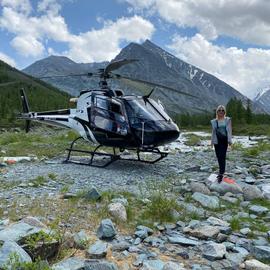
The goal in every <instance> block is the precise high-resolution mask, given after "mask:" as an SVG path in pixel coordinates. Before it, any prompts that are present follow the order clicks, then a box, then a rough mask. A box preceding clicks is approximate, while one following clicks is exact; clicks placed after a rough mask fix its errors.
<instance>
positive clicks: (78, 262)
mask: <svg viewBox="0 0 270 270" xmlns="http://www.w3.org/2000/svg"><path fill="white" fill-rule="evenodd" d="M83 267H84V259H82V258H77V257H71V258H68V259H65V260H63V261H60V262H58V263H56V264H54V265H53V266H52V270H81V269H83Z"/></svg>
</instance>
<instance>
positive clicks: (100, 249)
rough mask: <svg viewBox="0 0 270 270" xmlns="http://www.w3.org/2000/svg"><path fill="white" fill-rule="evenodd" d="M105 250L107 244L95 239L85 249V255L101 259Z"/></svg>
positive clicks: (105, 253) (104, 254) (104, 255)
mask: <svg viewBox="0 0 270 270" xmlns="http://www.w3.org/2000/svg"><path fill="white" fill-rule="evenodd" d="M107 252H108V244H107V243H105V242H102V241H97V242H95V244H94V245H92V246H90V247H89V249H88V250H87V257H88V258H90V259H102V258H104V257H106V255H107Z"/></svg>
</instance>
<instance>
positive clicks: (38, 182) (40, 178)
mask: <svg viewBox="0 0 270 270" xmlns="http://www.w3.org/2000/svg"><path fill="white" fill-rule="evenodd" d="M47 182H48V180H47V179H46V178H45V177H44V176H37V177H36V178H34V179H33V180H31V183H32V185H33V187H40V186H44V185H45V184H46V183H47Z"/></svg>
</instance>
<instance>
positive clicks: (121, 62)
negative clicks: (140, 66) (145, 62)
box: [104, 59, 139, 76]
mask: <svg viewBox="0 0 270 270" xmlns="http://www.w3.org/2000/svg"><path fill="white" fill-rule="evenodd" d="M137 61H139V60H138V59H123V60H119V61H113V62H111V63H110V64H109V65H108V66H106V67H105V69H104V75H105V76H107V75H108V74H109V73H110V72H112V71H113V70H115V69H118V68H120V67H122V66H124V65H127V64H130V63H133V62H137Z"/></svg>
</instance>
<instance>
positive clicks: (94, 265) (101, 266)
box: [83, 260, 118, 270]
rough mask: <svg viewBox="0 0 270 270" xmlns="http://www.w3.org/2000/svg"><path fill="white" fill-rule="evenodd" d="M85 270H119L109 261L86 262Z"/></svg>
mask: <svg viewBox="0 0 270 270" xmlns="http://www.w3.org/2000/svg"><path fill="white" fill-rule="evenodd" d="M83 270H118V267H117V266H116V265H115V264H114V263H111V262H107V261H99V260H86V261H85V264H84V268H83Z"/></svg>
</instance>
